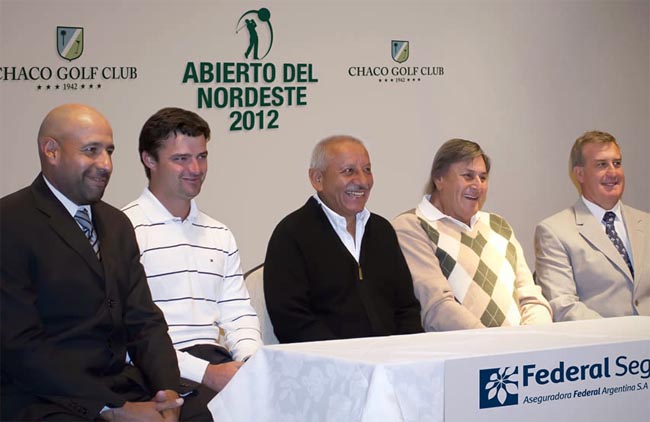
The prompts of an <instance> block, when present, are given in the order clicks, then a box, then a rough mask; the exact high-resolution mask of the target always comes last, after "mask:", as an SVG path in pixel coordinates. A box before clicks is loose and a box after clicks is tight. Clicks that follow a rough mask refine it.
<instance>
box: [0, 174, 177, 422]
mask: <svg viewBox="0 0 650 422" xmlns="http://www.w3.org/2000/svg"><path fill="white" fill-rule="evenodd" d="M92 215H93V221H94V224H95V228H96V230H97V233H98V237H99V243H100V250H101V256H102V260H101V262H100V261H99V260H98V259H97V258H96V256H95V254H94V251H93V249H92V247H91V246H90V243H89V242H88V240H87V239H86V237H85V236H84V234H83V232H82V231H81V229H80V228H79V226H78V225H77V223H76V222H75V220H74V218H72V217H71V216H70V214H69V213H68V212H67V211H66V209H65V207H64V206H63V204H61V203H60V202H59V201H58V200H57V199H56V197H55V196H54V195H53V193H52V192H51V191H50V189H49V188H48V187H47V185H46V184H45V181H44V180H43V176H42V175H39V176H38V177H37V178H36V180H35V181H34V183H32V185H31V186H29V187H27V188H25V189H22V190H20V191H18V192H15V193H13V194H11V195H9V196H6V197H4V198H2V199H1V200H0V222H1V233H2V242H1V251H2V252H1V258H0V259H1V261H0V266H1V269H2V271H1V274H2V278H1V280H0V287H1V300H2V301H1V310H0V312H1V314H0V316H1V324H2V359H1V367H2V414H0V419H2V420H14V419H19V420H24V419H43V418H45V417H47V415H52V414H63V415H66V414H69V415H70V419H73V418H77V419H91V420H92V419H94V418H95V417H96V416H97V414H98V413H99V411H100V410H101V409H102V408H103V407H104V406H105V405H109V406H111V407H119V406H122V405H123V404H124V401H125V400H146V399H149V397H150V396H148V395H149V394H150V393H151V392H153V393H155V392H156V391H157V390H162V389H172V390H176V389H177V387H178V382H179V372H178V365H177V361H176V355H175V353H174V349H173V347H172V344H171V340H170V339H169V336H168V335H167V326H166V324H165V320H164V317H163V315H162V313H161V312H160V310H159V309H158V308H157V307H156V306H155V305H154V304H153V302H152V300H151V294H150V292H149V287H148V285H147V280H146V278H145V275H144V271H143V269H142V266H141V265H140V261H139V250H138V246H137V243H136V240H135V236H134V233H133V229H132V227H131V224H130V223H129V220H128V219H127V218H126V216H125V215H124V214H122V213H121V212H120V211H119V210H117V209H115V208H113V207H111V206H110V205H108V204H106V203H104V202H98V203H96V204H93V205H92ZM127 350H128V352H129V354H130V356H131V358H132V360H133V362H134V364H135V366H136V367H137V368H138V369H136V368H134V367H132V366H128V365H125V356H126V352H127Z"/></svg>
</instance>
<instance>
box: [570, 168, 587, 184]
mask: <svg viewBox="0 0 650 422" xmlns="http://www.w3.org/2000/svg"><path fill="white" fill-rule="evenodd" d="M573 177H575V179H576V180H577V181H578V183H582V182H583V181H584V179H585V168H584V167H583V166H575V167H574V168H573Z"/></svg>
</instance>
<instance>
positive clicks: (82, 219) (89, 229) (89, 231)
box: [74, 207, 100, 259]
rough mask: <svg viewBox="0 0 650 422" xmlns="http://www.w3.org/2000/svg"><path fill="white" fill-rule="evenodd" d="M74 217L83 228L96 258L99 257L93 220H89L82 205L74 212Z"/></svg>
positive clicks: (97, 240)
mask: <svg viewBox="0 0 650 422" xmlns="http://www.w3.org/2000/svg"><path fill="white" fill-rule="evenodd" d="M74 219H75V220H76V221H77V223H78V224H79V225H80V226H81V230H83V232H84V234H85V235H86V237H87V238H88V241H89V242H90V245H91V246H92V247H93V250H94V251H95V255H97V259H100V255H99V239H97V232H96V231H95V227H93V222H92V221H90V216H89V215H88V210H86V209H85V208H83V207H79V209H78V210H77V212H76V214H75V215H74Z"/></svg>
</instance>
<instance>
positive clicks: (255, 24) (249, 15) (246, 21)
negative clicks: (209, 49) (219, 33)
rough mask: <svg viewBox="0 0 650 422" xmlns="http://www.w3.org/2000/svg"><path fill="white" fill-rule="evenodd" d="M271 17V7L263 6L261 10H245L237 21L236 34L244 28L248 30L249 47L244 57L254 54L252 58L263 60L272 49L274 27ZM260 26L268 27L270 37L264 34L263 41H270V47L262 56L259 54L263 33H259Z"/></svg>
mask: <svg viewBox="0 0 650 422" xmlns="http://www.w3.org/2000/svg"><path fill="white" fill-rule="evenodd" d="M270 19H271V12H270V11H269V9H267V8H265V7H263V8H261V9H259V10H249V11H248V12H245V13H244V14H243V15H241V16H240V18H239V20H238V21H237V25H236V26H235V28H236V29H235V34H239V32H240V31H241V30H242V29H244V28H246V30H247V31H248V48H247V49H246V52H245V53H244V57H246V58H247V59H248V58H249V57H251V55H252V57H251V58H252V59H254V60H262V59H263V58H264V57H266V56H267V55H268V54H269V52H270V51H271V47H272V46H273V27H272V26H271V21H270ZM264 24H266V25H264ZM260 27H261V28H264V27H266V28H268V34H269V35H268V37H265V36H262V39H263V41H265V43H268V48H267V49H266V52H265V53H264V54H263V55H262V57H260V56H259V47H260V35H261V33H258V28H260ZM267 38H268V39H267Z"/></svg>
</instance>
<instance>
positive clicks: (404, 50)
mask: <svg viewBox="0 0 650 422" xmlns="http://www.w3.org/2000/svg"><path fill="white" fill-rule="evenodd" d="M390 45H391V48H390V55H391V57H392V58H393V60H395V61H396V62H397V63H404V62H405V61H407V60H408V59H409V42H408V41H398V40H392V41H391V42H390Z"/></svg>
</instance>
